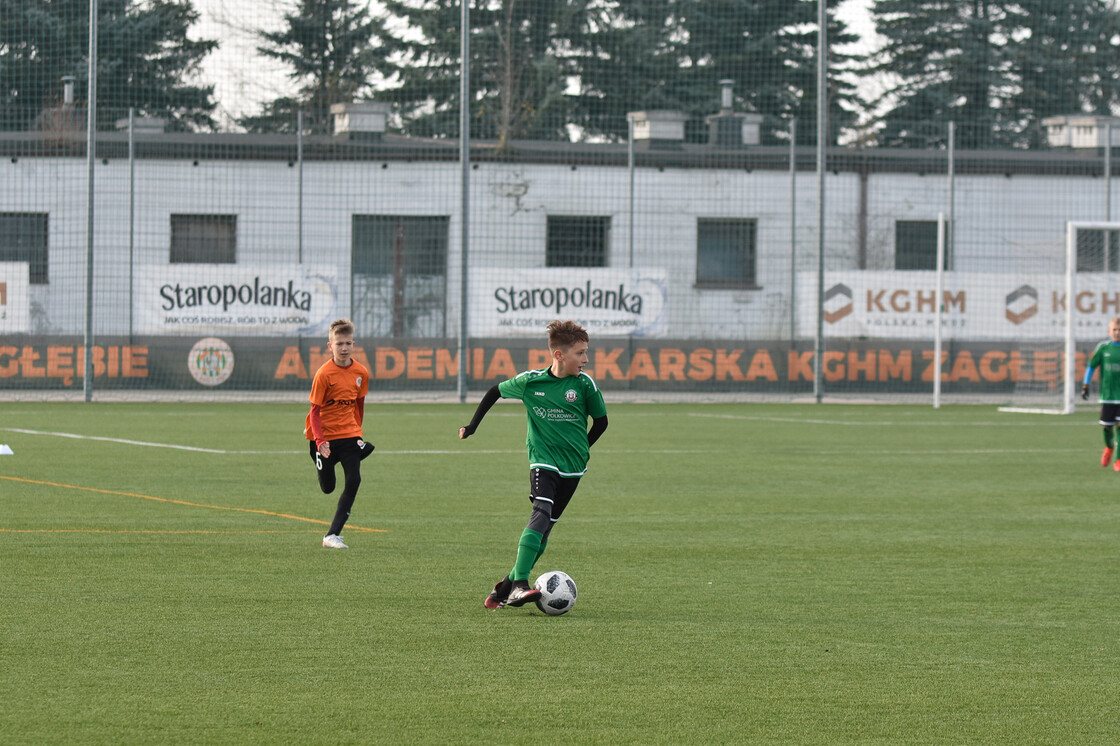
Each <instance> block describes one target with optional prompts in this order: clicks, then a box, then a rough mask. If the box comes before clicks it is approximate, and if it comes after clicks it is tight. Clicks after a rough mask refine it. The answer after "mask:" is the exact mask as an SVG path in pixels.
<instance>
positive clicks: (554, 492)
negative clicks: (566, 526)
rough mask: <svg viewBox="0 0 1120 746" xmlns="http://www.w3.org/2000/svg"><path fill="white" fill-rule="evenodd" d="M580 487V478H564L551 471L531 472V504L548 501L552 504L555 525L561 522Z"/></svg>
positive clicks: (534, 470) (538, 470)
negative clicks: (562, 515) (565, 510)
mask: <svg viewBox="0 0 1120 746" xmlns="http://www.w3.org/2000/svg"><path fill="white" fill-rule="evenodd" d="M578 486H579V477H562V476H560V475H559V474H557V473H556V472H554V471H552V470H551V469H530V470H529V502H535V501H537V500H547V501H548V502H550V503H552V522H553V523H556V521H558V520H560V516H561V514H563V512H564V508H566V507H568V503H569V502H571V500H572V495H574V494H575V493H576V487H578Z"/></svg>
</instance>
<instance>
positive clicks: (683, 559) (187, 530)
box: [0, 403, 1120, 744]
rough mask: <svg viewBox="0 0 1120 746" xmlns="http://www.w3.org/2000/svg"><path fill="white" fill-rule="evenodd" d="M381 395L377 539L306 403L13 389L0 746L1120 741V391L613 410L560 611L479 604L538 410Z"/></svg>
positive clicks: (369, 501) (367, 480) (586, 484)
mask: <svg viewBox="0 0 1120 746" xmlns="http://www.w3.org/2000/svg"><path fill="white" fill-rule="evenodd" d="M367 411H368V414H369V417H368V419H367V423H366V434H367V436H368V437H369V439H370V440H372V441H373V442H374V443H376V444H377V447H378V451H377V453H376V454H375V455H374V456H373V458H371V459H370V460H368V461H366V462H365V465H364V468H363V472H364V474H363V476H364V482H363V484H362V489H361V492H360V493H359V495H358V501H357V504H356V505H355V510H354V514H353V516H352V518H351V523H352V524H354V526H356V527H365V528H374V529H380V530H382V531H381V532H372V531H370V532H363V531H358V530H356V529H355V528H351V529H350V530H348V531H346V532H345V536H346V539H347V542H348V543H349V544H350V546H351V549H350V550H348V551H328V550H324V549H322V548H321V546H320V541H319V537H320V536H321V534H322V532H323V528H324V526H323V525H321V524H318V523H310V522H307V521H301V520H298V518H300V517H303V518H307V519H313V520H315V521H326V520H328V519H329V518H330V516H331V515H332V513H333V506H334V496H331V497H328V496H324V495H322V494H321V493H320V492H319V491H318V489H317V486H316V484H315V477H314V472H313V468H312V466H311V463H310V460H309V459H308V457H307V455H306V448H305V445H304V442H303V441H302V440H301V432H300V429H301V425H302V419H303V414H304V408H303V407H302V406H298V405H277V404H239V405H190V404H164V405H152V404H55V403H7V404H4V405H3V407H2V409H0V443H8V444H9V445H11V446H12V448H13V449H14V450H15V455H14V456H0V702H2V703H3V704H2V705H0V734H3V735H2V739H0V740H3V742H4V743H7V744H24V743H26V744H31V743H35V744H38V743H64V742H77V743H83V744H96V743H105V744H118V743H178V742H195V743H202V742H205V743H223V744H224V743H300V744H303V743H431V744H451V743H454V744H473V743H477V744H482V743H495V742H496V743H515V742H532V741H539V742H549V741H555V742H571V743H580V744H618V743H635V744H653V743H658V744H714V743H757V744H844V743H859V744H868V743H892V744H958V743H961V744H963V743H968V744H1009V743H1014V744H1032V743H1037V744H1056V743H1061V744H1093V743H1097V744H1115V743H1117V742H1118V741H1120V704H1118V703H1120V675H1118V673H1117V663H1116V661H1117V660H1120V634H1118V633H1117V629H1118V627H1117V624H1118V620H1120V573H1118V572H1117V570H1118V546H1120V541H1118V539H1120V476H1118V475H1116V474H1115V473H1113V472H1112V471H1111V470H1104V469H1101V468H1100V467H1099V466H1098V465H1097V456H1098V454H1099V448H1100V435H1099V431H1098V428H1097V426H1096V425H1095V421H1096V417H1095V413H1091V412H1083V413H1080V414H1077V415H1074V416H1071V417H1045V416H1031V415H1011V414H1000V413H998V412H996V411H995V409H994V408H991V407H948V408H943V409H941V410H933V409H930V408H928V407H858V406H839V405H837V406H832V405H828V406H784V405H683V404H678V405H618V404H616V405H613V406H611V426H610V429H609V430H608V431H607V434H606V435H605V436H604V439H603V440H602V441H601V443H600V444H599V445H597V446H596V447H595V449H594V459H593V462H592V467H591V471H590V472H589V474H588V476H587V477H586V479H585V480H584V481H583V483H582V485H581V486H580V490H579V492H578V493H577V495H576V498H575V500H574V501H573V503H572V506H571V508H569V511H568V513H567V514H566V515H565V517H564V520H563V521H561V523H560V524H559V527H558V528H557V529H556V532H555V533H554V535H553V539H552V541H551V543H550V545H549V549H548V552H547V553H546V554H545V556H544V558H543V559H542V560H541V564H540V566H538V568H537V569H538V570H539V571H544V570H548V569H562V570H564V571H566V572H568V573H569V574H571V575H572V576H573V577H574V578H575V579H576V581H577V583H579V589H580V597H579V603H578V604H577V606H576V608H575V609H574V610H573V611H572V612H571V613H570V614H568V615H566V616H563V617H556V618H553V617H546V616H544V615H542V614H540V613H539V612H537V611H536V610H535V609H532V608H523V609H503V610H501V611H498V612H488V611H486V610H484V609H483V608H482V603H481V602H482V598H483V596H484V595H485V593H486V592H487V591H488V590H489V587H490V586H491V585H492V584H493V583H494V581H495V580H497V578H499V577H500V576H501V575H503V574H504V573H505V572H506V571H507V570H508V569H509V567H510V566H511V565H512V563H513V556H514V552H515V550H516V543H517V538H518V536H519V535H520V532H521V529H522V528H523V527H524V525H525V521H526V519H527V518H528V501H527V500H526V494H527V463H526V459H525V455H524V449H523V445H522V444H523V442H524V427H525V426H524V418H523V415H522V414H521V412H520V409H519V408H518V407H517V406H507V405H503V406H499V407H496V408H495V409H494V410H492V412H491V414H490V415H489V416H488V417H487V419H486V421H485V422H484V424H483V426H482V428H481V429H480V430H479V433H478V434H477V435H476V436H475V437H474V438H472V439H470V440H469V441H466V442H459V441H458V440H457V438H456V430H457V428H458V426H459V425H460V424H462V423H463V422H465V421H466V419H468V418H469V415H470V413H471V412H472V411H473V407H471V406H454V405H410V406H404V405H383V404H371V405H370V407H369V408H368V410H367ZM14 429H23V430H33V431H36V432H38V433H60V432H64V433H74V434H78V435H82V436H96V437H101V438H118V439H127V440H132V441H143V442H147V443H159V444H173V445H179V446H190V447H194V448H200V449H210V451H220V452H210V451H206V450H202V451H191V450H182V449H168V448H159V447H154V446H151V445H135V444H126V443H120V442H115V441H111V440H93V439H89V438H86V439H72V438H64V437H60V436H58V435H49V434H28V433H21V432H16V431H15V430H14ZM244 451H253V453H244ZM239 452H240V453H239ZM22 480H28V481H22ZM45 483H50V484H45ZM80 488H81V489H80ZM147 498H158V499H147ZM226 508H238V509H242V510H228V509H226Z"/></svg>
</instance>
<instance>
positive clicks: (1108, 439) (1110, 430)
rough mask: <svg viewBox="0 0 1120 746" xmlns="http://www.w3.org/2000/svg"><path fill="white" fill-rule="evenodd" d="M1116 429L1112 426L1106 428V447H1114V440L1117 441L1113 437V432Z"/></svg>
mask: <svg viewBox="0 0 1120 746" xmlns="http://www.w3.org/2000/svg"><path fill="white" fill-rule="evenodd" d="M1114 430H1115V428H1111V427H1106V428H1104V447H1105V448H1112V444H1113V442H1115V441H1114V440H1113V438H1112V433H1113V431H1114Z"/></svg>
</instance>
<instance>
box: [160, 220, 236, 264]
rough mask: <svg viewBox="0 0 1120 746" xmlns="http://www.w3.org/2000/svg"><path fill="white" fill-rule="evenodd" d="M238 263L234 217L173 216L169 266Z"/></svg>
mask: <svg viewBox="0 0 1120 746" xmlns="http://www.w3.org/2000/svg"><path fill="white" fill-rule="evenodd" d="M236 261H237V216H236V215H172V216H171V263H172V264H233V263H235V262H236Z"/></svg>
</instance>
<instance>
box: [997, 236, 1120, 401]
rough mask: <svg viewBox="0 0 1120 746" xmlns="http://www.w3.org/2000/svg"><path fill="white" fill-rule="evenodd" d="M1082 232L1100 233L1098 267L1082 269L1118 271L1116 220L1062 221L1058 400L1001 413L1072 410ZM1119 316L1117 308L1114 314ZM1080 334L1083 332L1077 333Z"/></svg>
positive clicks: (1076, 386)
mask: <svg viewBox="0 0 1120 746" xmlns="http://www.w3.org/2000/svg"><path fill="white" fill-rule="evenodd" d="M1083 231H1094V232H1098V233H1101V234H1103V242H1102V251H1101V255H1100V266H1099V267H1097V266H1093V267H1091V268H1082V270H1083V271H1092V270H1096V271H1100V272H1103V273H1104V274H1105V277H1106V278H1107V277H1110V276H1112V275H1115V273H1117V272H1120V266H1118V265H1120V251H1117V250H1116V244H1117V241H1116V240H1114V236H1120V223H1116V222H1082V221H1069V222H1067V223H1066V262H1065V264H1066V272H1065V334H1064V339H1063V340H1062V355H1061V360H1062V385H1061V386H1059V387H1058V391H1059V392H1060V395H1061V399H1060V400H1055V401H1054V403H1053V405H1052V406H1047V405H1045V404H1044V405H1042V406H1004V407H1000V408H999V411H1001V412H1022V413H1027V414H1072V413H1073V412H1074V411H1075V410H1076V401H1077V396H1078V391H1079V389H1080V382H1079V381H1078V380H1077V338H1078V336H1079V334H1078V330H1077V329H1076V328H1075V325H1074V315H1075V310H1076V309H1077V306H1078V303H1077V300H1076V299H1077V298H1078V293H1079V291H1080V288H1079V283H1078V282H1077V278H1078V256H1079V252H1078V247H1079V246H1080V245H1081V242H1080V241H1079V237H1080V235H1081V233H1082V232H1083ZM1116 315H1120V309H1118V311H1117V314H1116ZM1095 333H1096V335H1097V336H1098V337H1099V338H1101V339H1103V338H1104V336H1105V334H1106V331H1105V330H1104V329H1097V330H1095ZM1081 336H1083V335H1081Z"/></svg>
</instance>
